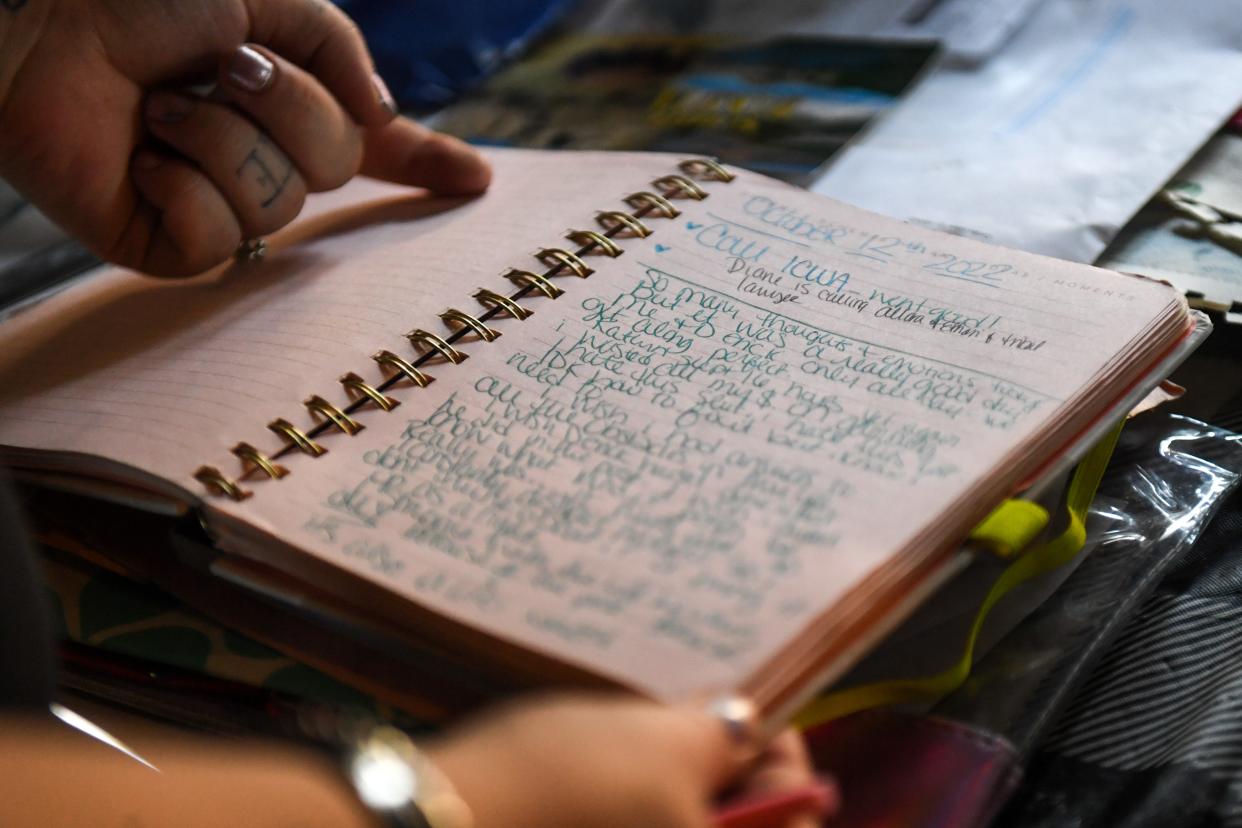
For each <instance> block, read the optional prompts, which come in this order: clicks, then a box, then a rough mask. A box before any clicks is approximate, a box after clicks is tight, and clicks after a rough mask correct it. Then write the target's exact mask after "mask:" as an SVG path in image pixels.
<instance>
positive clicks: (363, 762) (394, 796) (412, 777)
mask: <svg viewBox="0 0 1242 828" xmlns="http://www.w3.org/2000/svg"><path fill="white" fill-rule="evenodd" d="M349 776H350V779H351V780H352V781H353V783H354V789H355V790H357V792H358V798H359V799H361V800H362V801H363V803H364V804H365V805H366V806H367V807H368V808H372V809H373V810H376V811H395V810H398V809H400V808H405V807H407V806H409V804H410V803H412V802H414V801H415V800H416V798H417V797H418V777H417V775H416V774H415V773H414V769H413V768H412V767H410V765H409V763H408V762H406V761H405V759H403V758H402V757H401V756H398V755H397V754H395V753H393V752H392V751H390V750H387V749H385V748H383V747H377V746H373V745H368V746H365V747H363V748H362V749H361V750H359V751H358V752H357V753H356V754H354V757H353V759H352V760H351V761H350V763H349Z"/></svg>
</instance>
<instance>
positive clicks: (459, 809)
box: [344, 725, 474, 828]
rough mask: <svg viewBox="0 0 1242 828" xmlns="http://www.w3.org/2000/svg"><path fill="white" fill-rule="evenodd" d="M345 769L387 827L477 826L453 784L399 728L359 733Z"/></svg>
mask: <svg viewBox="0 0 1242 828" xmlns="http://www.w3.org/2000/svg"><path fill="white" fill-rule="evenodd" d="M344 771H345V776H346V778H348V779H349V781H350V782H351V783H352V784H353V786H354V791H355V792H356V793H357V795H358V798H359V799H360V800H361V801H362V803H363V804H364V805H365V806H366V807H367V808H368V809H369V810H370V811H371V812H372V813H373V814H375V816H376V817H377V818H378V819H379V821H380V824H381V825H383V826H385V828H473V825H474V817H473V815H472V814H471V812H470V808H469V806H467V805H466V803H465V802H464V801H463V800H462V798H461V796H459V795H458V793H457V790H456V788H454V787H453V783H452V782H450V781H449V780H448V778H447V777H446V776H445V775H444V774H443V773H441V771H440V769H439V768H437V767H436V766H435V765H434V764H432V762H431V760H430V759H428V758H427V756H426V755H425V754H424V753H423V752H422V751H420V750H419V749H418V748H417V747H415V746H414V742H413V741H411V740H410V737H409V736H407V735H405V733H403V732H402V731H400V730H398V729H397V728H395V727H391V726H389V725H378V726H375V727H372V728H370V729H369V730H367V731H365V732H363V733H362V734H361V735H359V736H358V737H356V738H355V739H354V740H353V741H352V744H351V745H350V746H349V747H348V748H347V749H346V750H345V753H344Z"/></svg>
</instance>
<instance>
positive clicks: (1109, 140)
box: [813, 0, 1242, 261]
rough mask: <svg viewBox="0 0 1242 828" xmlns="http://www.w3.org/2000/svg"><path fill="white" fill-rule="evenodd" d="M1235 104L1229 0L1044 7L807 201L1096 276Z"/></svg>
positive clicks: (929, 85) (1237, 87)
mask: <svg viewBox="0 0 1242 828" xmlns="http://www.w3.org/2000/svg"><path fill="white" fill-rule="evenodd" d="M1240 100H1242V14H1239V13H1238V8H1237V5H1236V2H1233V0H1204V2H1199V3H1195V4H1193V5H1188V4H1181V3H1169V2H1167V0H1094V1H1093V2H1084V0H1049V2H1047V3H1046V4H1045V5H1044V6H1043V7H1042V8H1041V9H1040V11H1039V12H1038V14H1037V15H1036V16H1035V17H1034V18H1033V19H1032V20H1031V21H1030V22H1029V23H1028V24H1027V25H1026V27H1025V28H1023V29H1022V31H1021V32H1020V33H1019V34H1018V35H1017V36H1016V37H1015V38H1014V39H1013V40H1012V41H1011V42H1010V44H1009V46H1008V47H1007V48H1006V49H1004V51H1002V52H1001V53H999V54H998V55H996V56H995V57H993V58H992V59H991V60H989V61H988V62H987V63H986V64H985V65H984V66H982V67H981V68H979V69H966V68H962V67H960V66H959V67H952V66H941V67H940V68H938V69H937V70H936V71H934V72H933V73H932V74H931V75H929V76H928V77H927V78H925V80H924V82H923V83H922V84H920V86H919V87H918V88H917V89H916V90H914V92H913V93H912V94H911V96H910V97H909V98H908V99H907V101H906V102H905V103H904V104H903V105H902V106H900V107H899V108H898V109H897V110H895V111H894V112H893V113H891V115H890V116H889V117H888V118H886V119H885V120H884V121H882V122H881V123H879V124H877V126H876V128H875V129H874V130H873V131H872V132H871V133H869V134H868V135H867V136H866V138H865V139H864V140H862V141H861V142H859V143H858V144H856V145H855V146H853V147H851V148H850V149H848V150H847V151H846V152H844V153H842V154H841V155H839V156H838V157H837V161H836V163H834V164H833V166H832V167H831V168H830V169H829V170H828V172H827V173H826V174H825V175H824V177H823V178H822V179H821V180H820V181H819V182H817V184H816V185H815V186H814V187H813V189H814V190H815V191H816V192H820V193H823V194H825V195H830V196H833V197H835V198H839V199H842V200H844V201H848V202H851V203H854V204H858V205H860V206H862V207H866V208H868V209H872V210H876V211H878V212H883V213H887V214H889V215H892V216H896V217H898V218H903V219H907V220H911V221H915V222H918V223H921V224H926V225H930V226H934V227H940V228H942V229H943V228H948V229H956V228H963V229H967V230H970V231H974V232H975V233H977V234H980V235H982V236H983V237H985V238H988V239H990V240H992V241H995V242H999V243H1001V244H1005V245H1009V246H1012V247H1018V248H1022V249H1026V250H1031V251H1035V252H1039V253H1045V254H1049V255H1054V256H1059V257H1062V258H1068V259H1074V260H1078V261H1090V260H1092V259H1094V258H1095V257H1096V256H1097V255H1098V254H1099V253H1100V251H1102V250H1103V248H1104V246H1105V245H1106V244H1107V242H1108V240H1109V239H1111V238H1112V237H1113V236H1114V235H1115V234H1116V233H1117V231H1118V230H1119V229H1120V227H1121V226H1122V225H1123V224H1124V223H1125V222H1126V220H1127V219H1128V218H1129V217H1130V216H1131V215H1132V214H1133V213H1134V212H1135V211H1137V210H1138V209H1139V208H1140V207H1141V206H1142V205H1143V203H1144V202H1146V201H1147V199H1148V198H1149V197H1150V196H1151V195H1152V193H1154V192H1155V191H1156V190H1157V189H1158V188H1159V187H1160V186H1161V185H1162V184H1163V183H1164V182H1165V181H1166V180H1167V179H1168V178H1169V177H1170V176H1172V175H1173V174H1174V173H1175V172H1176V171H1177V169H1178V168H1179V167H1180V166H1181V165H1182V164H1183V163H1185V161H1186V160H1187V159H1188V158H1189V157H1190V156H1191V155H1192V154H1193V153H1194V151H1195V150H1196V149H1197V148H1198V147H1199V145H1200V144H1202V143H1203V141H1204V140H1205V139H1206V138H1207V137H1208V136H1209V135H1210V134H1211V133H1212V132H1213V130H1214V129H1215V128H1216V127H1217V126H1218V125H1219V124H1220V123H1221V122H1223V121H1224V120H1225V119H1226V118H1227V117H1228V116H1229V115H1231V114H1232V113H1233V111H1234V110H1235V109H1236V108H1237V106H1238V104H1239V101H1240Z"/></svg>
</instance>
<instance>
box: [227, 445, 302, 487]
mask: <svg viewBox="0 0 1242 828" xmlns="http://www.w3.org/2000/svg"><path fill="white" fill-rule="evenodd" d="M231 451H232V452H233V454H235V455H237V457H238V458H240V459H241V461H242V468H244V469H245V472H243V473H242V476H243V477H245V476H246V475H247V474H249V473H250V472H251V471H252V470H253V469H259V470H260V471H262V472H263V473H264V474H266V475H267V476H268V477H270V478H272V479H273V480H279V479H280V478H282V477H284V476H285V475H286V474H288V473H289V470H288V469H286V468H285V467H284V466H281V465H279V464H277V463H273V462H272V461H271V458H269V457H268V456H267V455H266V454H264V453H263V452H261V451H259V450H258V449H257V448H255V447H254V446H252V445H250V444H249V443H238V444H237V445H235V446H233V448H232V449H231Z"/></svg>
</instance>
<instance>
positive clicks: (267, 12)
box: [245, 0, 397, 127]
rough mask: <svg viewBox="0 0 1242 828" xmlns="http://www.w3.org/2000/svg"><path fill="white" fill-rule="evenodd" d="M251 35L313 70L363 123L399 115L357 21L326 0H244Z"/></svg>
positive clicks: (381, 121) (372, 124) (377, 122)
mask: <svg viewBox="0 0 1242 828" xmlns="http://www.w3.org/2000/svg"><path fill="white" fill-rule="evenodd" d="M245 2H246V7H247V11H248V13H249V16H250V37H249V38H248V40H250V41H251V42H254V43H258V44H260V45H263V46H266V47H268V48H269V49H271V50H272V51H273V52H276V53H277V54H279V55H280V56H281V57H283V58H285V59H286V60H290V61H292V62H293V63H296V64H297V65H298V66H301V67H302V68H303V69H306V70H307V71H308V72H310V73H311V74H312V75H314V76H315V77H316V78H317V79H318V80H319V82H320V83H322V84H323V85H324V86H325V87H327V89H328V91H329V92H331V93H332V95H333V96H334V97H335V98H336V99H337V101H339V102H340V104H341V106H343V107H344V108H345V110H346V111H347V112H348V113H349V114H350V115H352V116H353V118H354V120H355V121H357V122H358V123H359V124H360V125H362V126H364V127H377V126H382V125H383V124H386V123H388V122H389V121H391V120H392V119H393V118H394V117H395V116H396V114H397V107H396V104H395V103H394V102H393V99H392V95H391V93H389V91H388V87H387V86H386V85H385V84H384V81H383V80H382V79H381V78H380V76H379V75H377V74H376V73H375V68H374V65H373V63H372V61H371V53H370V52H369V51H368V50H367V45H366V41H364V40H363V38H362V33H361V32H360V31H359V30H358V27H357V25H355V24H354V22H353V21H352V20H350V19H349V17H348V16H347V15H346V14H345V13H344V12H343V11H341V10H340V9H338V8H336V7H335V6H333V5H332V4H331V3H329V2H327V0H245Z"/></svg>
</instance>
